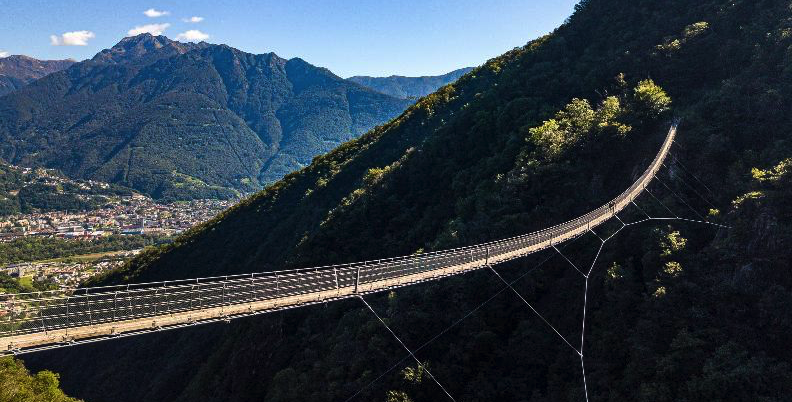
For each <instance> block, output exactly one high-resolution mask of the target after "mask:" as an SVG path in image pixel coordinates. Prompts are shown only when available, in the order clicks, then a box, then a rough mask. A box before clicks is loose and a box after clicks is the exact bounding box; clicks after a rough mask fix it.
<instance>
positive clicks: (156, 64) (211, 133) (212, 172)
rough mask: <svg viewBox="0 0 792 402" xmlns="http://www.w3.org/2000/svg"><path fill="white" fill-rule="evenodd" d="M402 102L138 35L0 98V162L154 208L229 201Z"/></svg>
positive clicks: (272, 62) (245, 57) (260, 59)
mask: <svg viewBox="0 0 792 402" xmlns="http://www.w3.org/2000/svg"><path fill="white" fill-rule="evenodd" d="M408 104H409V101H407V100H403V99H397V98H394V97H391V96H387V95H384V94H381V93H379V92H376V91H373V90H371V89H369V88H365V87H363V86H360V85H358V84H355V83H353V82H350V81H347V80H344V79H342V78H340V77H338V76H336V75H334V74H333V73H331V72H330V71H329V70H327V69H324V68H319V67H315V66H313V65H311V64H309V63H307V62H305V61H304V60H302V59H299V58H294V59H290V60H286V59H283V58H280V57H278V56H277V55H275V54H274V53H269V54H261V55H254V54H250V53H245V52H242V51H239V50H237V49H234V48H231V47H228V46H225V45H210V44H206V43H199V44H192V43H187V44H185V43H179V42H175V41H171V40H169V39H168V38H166V37H163V36H152V35H149V34H141V35H138V36H135V37H129V38H125V39H124V40H122V41H121V42H120V43H118V44H117V45H116V46H114V47H113V48H111V49H107V50H104V51H102V52H100V53H98V54H97V55H96V56H95V57H94V58H93V59H91V60H86V61H83V62H80V63H76V64H74V65H72V66H71V67H70V68H68V69H66V70H63V71H59V72H55V73H53V74H50V75H48V76H46V77H44V78H43V79H39V80H37V81H35V82H33V83H32V84H30V85H28V86H25V87H24V88H21V89H19V90H16V91H14V92H12V93H10V94H8V95H6V96H5V97H3V98H0V158H2V159H5V160H6V161H8V162H9V163H13V164H17V165H24V166H46V167H49V168H56V169H59V170H61V171H63V172H64V173H66V174H67V175H69V176H71V177H74V178H80V179H88V178H90V179H96V180H101V181H107V182H112V183H117V184H122V185H125V186H128V187H131V188H134V189H136V190H139V191H141V192H143V193H146V194H149V195H152V196H154V197H155V198H160V199H184V198H193V197H215V196H220V197H223V196H231V195H233V194H234V193H235V192H236V191H244V192H248V191H253V190H256V189H258V188H261V186H262V185H264V184H267V183H270V182H273V181H276V180H277V179H279V178H281V177H283V176H284V175H285V174H288V173H290V172H292V171H295V170H298V169H300V168H302V167H303V166H305V165H307V164H308V163H310V160H311V158H313V157H314V156H315V155H317V154H321V153H323V152H327V151H329V150H330V149H332V148H334V147H336V146H338V145H339V144H341V143H343V142H345V141H348V140H350V139H353V138H355V137H357V136H358V135H360V134H362V133H364V132H365V131H367V130H369V129H370V128H372V127H374V126H376V125H377V124H381V123H384V122H386V121H387V120H389V119H391V118H393V117H395V116H397V115H399V114H400V113H401V112H402V111H403V110H404V109H405V108H406V107H407V106H408Z"/></svg>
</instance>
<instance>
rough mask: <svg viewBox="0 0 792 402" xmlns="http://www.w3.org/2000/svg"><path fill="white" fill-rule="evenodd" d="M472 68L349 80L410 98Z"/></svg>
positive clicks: (391, 94)
mask: <svg viewBox="0 0 792 402" xmlns="http://www.w3.org/2000/svg"><path fill="white" fill-rule="evenodd" d="M471 70H473V67H465V68H460V69H459V70H454V71H452V72H450V73H448V74H443V75H437V76H424V77H403V76H400V75H391V76H390V77H367V76H363V75H358V76H354V77H350V78H349V80H350V81H354V82H357V83H358V84H360V85H363V86H366V87H369V88H371V89H374V90H375V91H378V92H382V93H384V94H387V95H390V96H395V97H397V98H402V99H408V98H420V97H421V96H426V95H429V94H430V93H432V92H434V91H436V90H437V89H438V88H440V87H442V86H443V85H447V84H450V83H452V82H454V81H456V80H457V79H458V78H459V77H461V76H463V75H465V74H467V73H468V72H470V71H471Z"/></svg>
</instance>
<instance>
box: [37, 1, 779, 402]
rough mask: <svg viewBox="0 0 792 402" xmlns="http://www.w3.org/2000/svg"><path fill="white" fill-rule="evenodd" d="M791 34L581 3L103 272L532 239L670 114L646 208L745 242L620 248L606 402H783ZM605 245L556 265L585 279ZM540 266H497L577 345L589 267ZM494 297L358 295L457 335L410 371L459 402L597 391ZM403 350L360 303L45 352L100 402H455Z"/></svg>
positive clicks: (770, 13)
mask: <svg viewBox="0 0 792 402" xmlns="http://www.w3.org/2000/svg"><path fill="white" fill-rule="evenodd" d="M790 21H792V8H791V7H790V3H789V1H787V0H696V1H693V0H672V1H664V2H658V1H655V0H585V1H582V2H581V3H580V4H579V5H578V6H577V7H576V11H575V13H574V15H573V16H571V17H570V18H569V20H568V21H567V22H566V23H565V24H564V25H563V26H561V27H560V28H558V29H557V30H556V31H554V32H553V33H551V34H549V35H547V36H545V37H542V38H539V39H537V40H535V41H532V42H530V43H528V44H527V45H526V46H523V47H520V48H516V49H514V50H513V51H510V52H508V53H506V54H504V55H502V56H500V57H497V58H495V59H492V60H490V61H488V62H487V63H486V64H484V65H483V66H481V67H479V68H477V69H475V70H474V71H472V72H471V73H469V74H467V75H465V76H463V77H462V78H461V79H460V80H459V81H457V82H455V83H454V84H452V85H449V86H446V87H444V88H442V89H440V90H439V91H437V92H435V93H434V94H432V95H429V96H427V97H425V98H423V99H421V100H420V101H419V102H418V103H417V104H416V105H414V106H412V107H411V108H409V109H408V110H407V111H406V112H405V113H404V114H402V115H401V116H400V117H398V118H396V119H395V120H393V121H391V122H390V123H388V124H386V125H384V126H382V127H378V128H376V129H374V130H372V131H370V132H369V133H367V134H366V135H364V136H362V137H361V138H360V139H358V140H354V141H351V142H348V143H345V144H343V145H341V146H340V147H338V148H336V149H335V150H333V151H332V152H330V153H328V154H326V155H323V156H320V157H317V158H315V159H314V160H313V163H312V164H311V165H310V166H308V167H306V168H305V169H303V170H301V171H300V172H298V173H295V174H291V175H289V176H287V177H285V178H284V179H283V180H281V181H279V182H277V183H275V184H273V185H272V186H270V187H268V188H266V189H265V190H264V191H262V192H260V193H258V194H256V195H255V196H253V197H251V198H249V199H247V200H246V201H244V202H243V203H241V204H240V205H238V206H237V207H235V208H233V209H231V210H229V211H227V212H226V213H224V214H222V215H221V216H219V217H218V218H217V219H216V220H213V221H211V222H208V223H206V224H204V225H202V226H200V227H198V228H196V229H195V230H193V231H191V232H189V233H186V234H185V235H184V236H182V237H181V238H180V239H178V240H177V241H176V242H174V243H173V244H171V245H167V246H164V247H161V248H159V249H157V250H152V251H150V252H147V253H144V254H143V255H141V256H140V257H138V258H137V259H135V260H134V261H133V262H132V263H131V264H130V265H128V266H127V267H125V269H124V270H123V271H121V272H118V273H116V274H115V275H113V276H111V277H107V278H104V281H105V283H107V282H123V281H129V280H132V281H147V280H153V279H171V278H187V277H196V276H207V275H218V274H232V273H244V272H254V271H262V270H269V269H282V268H288V267H298V266H312V265H323V264H328V263H335V262H348V261H355V260H362V259H367V258H379V257H389V256H394V255H403V254H410V253H414V252H420V251H422V250H424V251H427V250H434V249H441V248H445V247H453V246H458V245H467V244H474V243H476V242H480V241H487V240H494V239H498V238H503V237H507V236H510V235H514V234H522V233H526V232H529V231H531V230H536V229H540V228H542V227H546V226H549V225H552V224H556V223H559V222H563V221H565V220H567V219H569V218H572V217H575V216H577V215H579V214H581V213H585V212H586V211H588V210H590V209H591V208H593V207H597V206H599V205H601V204H602V203H603V202H605V201H606V200H608V199H610V198H611V197H613V196H614V195H616V194H618V193H619V192H620V191H622V190H623V189H624V188H626V186H628V185H629V184H630V183H631V182H632V180H633V178H634V177H636V175H638V174H640V172H641V171H642V170H643V169H644V168H645V166H646V165H647V164H648V163H649V161H650V160H651V158H652V156H653V155H654V154H655V153H656V152H657V146H658V144H659V142H660V140H661V138H662V137H663V135H664V134H665V132H666V131H667V129H668V117H669V116H670V114H669V113H673V115H674V116H677V117H681V118H683V119H684V120H683V123H682V125H681V126H680V134H679V137H678V143H677V145H675V146H674V150H673V153H674V158H676V159H673V158H672V161H669V163H668V167H667V168H664V169H663V170H662V173H661V175H660V179H661V180H662V182H663V183H666V184H667V185H668V190H665V189H663V187H652V188H651V190H653V192H656V193H657V194H656V195H657V197H658V201H654V200H652V199H646V198H642V199H639V200H638V204H639V205H640V206H641V208H643V209H644V210H645V212H646V213H648V214H650V215H652V216H667V214H668V211H666V210H664V207H663V206H662V205H666V206H668V207H669V208H670V209H672V210H673V211H674V213H677V214H684V213H688V214H692V213H693V211H696V213H701V214H703V215H706V216H707V217H708V218H709V219H712V220H717V221H718V222H721V223H724V224H726V225H728V226H730V228H729V229H721V230H717V229H715V228H713V227H711V226H709V225H696V224H693V223H683V222H675V221H669V222H664V223H661V224H658V223H654V224H643V225H636V226H635V227H631V228H630V229H629V230H628V231H627V232H625V234H623V235H619V236H617V237H615V238H614V239H613V240H612V241H611V242H609V244H608V245H607V247H604V248H603V250H602V253H601V255H600V256H599V259H598V263H597V264H596V265H595V266H594V267H593V268H594V270H593V271H592V272H593V276H592V278H591V280H590V283H589V286H590V289H589V302H588V306H589V315H588V317H587V320H588V321H587V322H588V324H587V326H586V333H587V336H586V341H585V345H584V346H585V350H586V351H587V352H586V361H587V379H588V396H589V400H592V401H601V400H613V401H621V400H651V401H699V400H711V401H732V400H757V401H783V400H787V399H788V398H789V395H791V394H792V366H791V365H790V362H792V351H790V349H789V347H788V334H789V333H790V332H791V331H792V321H790V320H789V314H788V311H789V309H790V308H792V272H790V266H792V264H790V262H791V261H790V257H792V254H790V250H791V248H790V247H789V245H790V240H791V239H792V228H790V226H789V222H790V220H789V218H790V212H791V211H790V206H789V202H788V197H789V192H790V180H789V175H790V173H789V172H790V169H789V165H790V164H789V162H788V159H789V158H790V157H792V144H790V140H792V138H791V137H790V134H789V133H790V132H792V121H790V119H792V117H790V116H792V113H790V112H792V110H790V108H791V107H792V106H791V105H790V104H789V102H785V101H784V100H785V99H788V98H789V97H790V95H792V88H791V87H790V84H792V68H791V67H790V66H792V60H790V58H791V57H792V50H790V49H792V34H790V32H792V25H791V24H790ZM650 80H651V81H650ZM669 102H670V103H669ZM669 107H671V108H672V110H671V111H664V110H665V109H667V108H669ZM699 181H700V182H699ZM695 183H698V184H695ZM702 183H704V184H702ZM688 185H690V186H693V187H692V188H694V189H696V191H692V190H690V189H689V188H688V187H687V186H688ZM655 186H658V184H655ZM669 190H673V192H676V193H678V194H681V195H682V196H683V197H684V198H682V199H683V200H685V202H687V203H689V204H691V205H690V207H691V208H690V209H692V210H693V211H691V210H690V209H688V208H687V206H686V205H685V204H684V203H682V202H681V201H680V200H679V199H678V198H676V197H675V196H674V195H673V193H672V191H669ZM696 192H699V193H702V194H701V195H705V194H706V196H704V197H698V196H697V194H696ZM705 200H706V201H705ZM661 203H662V204H661ZM709 203H712V204H713V205H709ZM641 216H642V215H640V211H638V210H637V209H635V210H631V211H630V212H629V213H626V214H625V215H624V216H623V218H624V219H626V220H630V219H639V218H640V217H641ZM686 216H687V215H686ZM596 242H597V240H596V239H592V238H581V239H579V240H578V241H576V242H574V243H570V244H569V245H567V247H566V248H565V249H564V253H565V255H568V256H570V258H571V259H572V260H573V261H574V262H576V263H577V264H584V263H586V261H588V263H591V261H592V258H593V253H594V252H595V251H596V248H595V247H594V245H595V244H596ZM546 257H547V256H544V255H537V256H534V257H532V258H525V259H521V260H519V261H515V262H512V263H509V264H505V265H504V266H502V267H498V270H499V271H500V272H501V273H502V275H503V276H504V277H505V278H506V279H507V280H513V279H515V278H517V277H520V276H524V277H523V278H522V279H521V280H520V281H518V282H517V283H515V288H516V289H517V290H518V291H519V292H520V293H521V294H522V295H524V296H525V297H526V298H527V299H528V300H531V301H532V303H533V304H534V306H536V308H537V309H538V310H539V311H541V312H542V314H543V316H544V317H546V318H547V319H548V321H549V322H552V323H553V325H554V326H555V327H556V328H558V329H559V331H560V332H561V333H564V334H570V338H576V339H579V338H577V337H579V334H580V332H579V331H580V324H581V318H582V317H581V313H582V311H581V309H580V305H581V301H582V300H581V298H582V286H583V283H582V281H581V278H580V275H579V273H577V272H575V270H573V269H571V268H570V266H569V263H568V262H567V261H565V260H564V259H562V258H560V257H559V256H557V255H556V256H555V258H552V259H549V260H548V261H547V262H546V263H544V264H543V265H542V266H541V268H538V269H534V267H536V265H537V264H539V263H540V262H541V261H543V259H544V258H546ZM500 289H502V283H501V282H500V281H499V280H498V278H497V277H495V276H494V275H493V274H492V273H491V272H489V271H486V270H485V271H481V272H476V273H471V274H468V275H465V276H462V277H457V278H451V279H446V280H443V281H438V282H432V283H428V284H424V285H420V286H414V287H409V288H404V289H399V290H397V291H394V292H391V293H389V294H386V295H378V296H368V297H367V299H368V300H369V302H370V303H371V304H372V305H373V307H374V308H375V309H377V310H378V311H380V312H381V314H383V315H384V316H385V318H386V320H387V323H388V325H389V326H391V327H392V328H393V329H394V330H395V331H396V332H397V333H398V334H399V336H400V337H401V338H402V339H403V340H404V342H405V343H406V344H408V345H413V346H415V345H421V344H424V343H425V342H426V341H427V340H429V339H432V338H433V337H434V336H435V335H437V334H441V333H442V336H440V337H439V338H437V339H436V340H435V341H434V342H433V343H431V344H430V345H429V346H427V347H426V348H424V349H422V350H421V351H420V352H419V353H418V354H417V355H418V357H419V358H420V359H421V361H422V363H423V364H424V367H428V368H429V369H430V370H431V372H432V374H433V375H434V376H435V377H437V378H438V379H439V380H440V381H442V383H443V385H444V387H446V388H447V389H448V391H449V393H450V394H451V395H454V396H455V398H457V400H464V401H492V400H498V401H532V402H536V401H560V400H569V401H580V400H583V399H584V395H583V386H582V378H581V372H580V359H579V356H578V355H576V354H574V353H573V352H571V351H570V349H569V348H568V347H566V346H565V345H563V344H562V343H561V342H560V341H559V340H558V338H557V337H555V336H554V334H552V333H551V332H550V331H548V330H547V328H546V326H544V325H543V324H542V323H541V322H540V321H539V320H538V319H537V318H536V316H535V315H534V314H532V312H531V311H529V310H528V309H527V308H526V306H525V304H524V303H523V302H522V301H521V300H520V299H519V298H517V297H516V296H515V295H513V294H511V293H509V292H502V293H498V292H499V290H500ZM493 295H494V297H493ZM490 298H492V299H491V301H489V302H488V303H486V304H485V305H483V306H481V304H482V303H483V302H484V301H486V300H488V299H490ZM461 318H464V320H462V321H461V322H460V323H459V324H458V325H455V326H453V327H451V328H450V329H449V326H451V325H452V324H453V323H454V322H456V321H457V320H459V319H461ZM446 330H447V331H446ZM443 331H446V332H443ZM403 355H404V351H403V349H401V347H400V345H399V344H398V343H397V342H395V341H394V340H393V338H392V337H391V336H390V334H389V333H388V332H387V331H386V330H385V329H384V328H383V327H382V326H381V324H380V323H379V321H377V319H376V318H375V317H373V316H372V315H371V313H370V312H369V311H368V310H367V309H366V308H365V307H364V306H362V305H361V304H360V303H359V301H356V300H350V301H345V302H337V303H331V304H328V305H327V306H313V307H306V308H303V309H298V310H293V311H288V312H282V313H273V314H269V315H265V316H261V317H254V318H248V319H242V320H239V321H236V322H232V323H231V324H229V325H213V326H207V327H205V328H191V329H187V330H180V331H170V332H166V333H161V334H155V335H147V336H141V337H136V338H132V339H123V340H114V341H112V342H104V343H100V344H96V345H91V346H83V347H77V348H71V349H69V350H62V351H57V352H48V353H42V354H38V355H35V356H31V357H30V358H29V359H28V362H29V363H31V364H32V365H33V366H35V367H47V368H51V369H55V370H56V371H58V372H61V373H62V375H63V385H64V387H65V389H67V390H68V391H69V392H70V393H71V394H74V395H78V396H80V397H84V398H88V399H90V400H94V401H133V400H145V399H156V400H180V401H186V400H203V401H219V400H223V401H256V400H268V401H295V400H311V401H344V400H347V399H348V398H349V397H350V396H352V395H355V393H356V392H358V391H361V390H362V391H361V393H360V394H358V395H357V397H356V399H354V400H379V401H400V402H406V401H436V400H443V398H446V397H445V395H444V394H443V392H442V390H440V389H439V388H438V387H437V385H436V384H434V382H433V381H430V380H428V379H427V376H426V375H424V374H425V373H424V372H423V370H422V369H421V366H418V365H415V364H413V363H412V361H409V360H408V361H405V363H403V364H400V365H397V366H396V368H395V369H394V370H392V371H389V372H386V370H387V369H388V367H391V366H393V365H394V363H396V362H398V361H399V359H401V357H402V356H403ZM152 367H157V368H158V369H157V370H152ZM159 368H161V369H159ZM384 372H386V373H385V374H384V375H383V376H382V377H381V378H378V377H379V376H380V374H381V373H384ZM129 378H135V379H136V382H135V383H134V384H130V383H129Z"/></svg>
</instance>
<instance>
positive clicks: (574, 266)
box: [553, 245, 587, 278]
mask: <svg viewBox="0 0 792 402" xmlns="http://www.w3.org/2000/svg"><path fill="white" fill-rule="evenodd" d="M553 250H555V251H558V254H561V257H564V259H565V260H567V262H568V263H569V265H571V266H572V268H575V271H578V272H580V275H583V277H584V278H587V276H586V274H585V273H583V271H581V270H580V268H578V267H577V265H575V263H573V262H572V261H570V260H569V258H567V256H566V255H564V253H562V252H561V250H559V249H558V248H557V247H556V246H555V245H553Z"/></svg>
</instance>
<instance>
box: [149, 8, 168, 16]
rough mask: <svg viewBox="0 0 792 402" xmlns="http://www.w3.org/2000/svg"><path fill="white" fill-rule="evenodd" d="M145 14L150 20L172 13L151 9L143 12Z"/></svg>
mask: <svg viewBox="0 0 792 402" xmlns="http://www.w3.org/2000/svg"><path fill="white" fill-rule="evenodd" d="M143 14H145V15H146V17H149V18H157V17H162V16H164V15H168V14H170V11H160V10H155V9H153V8H149V9H148V10H146V11H143Z"/></svg>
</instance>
